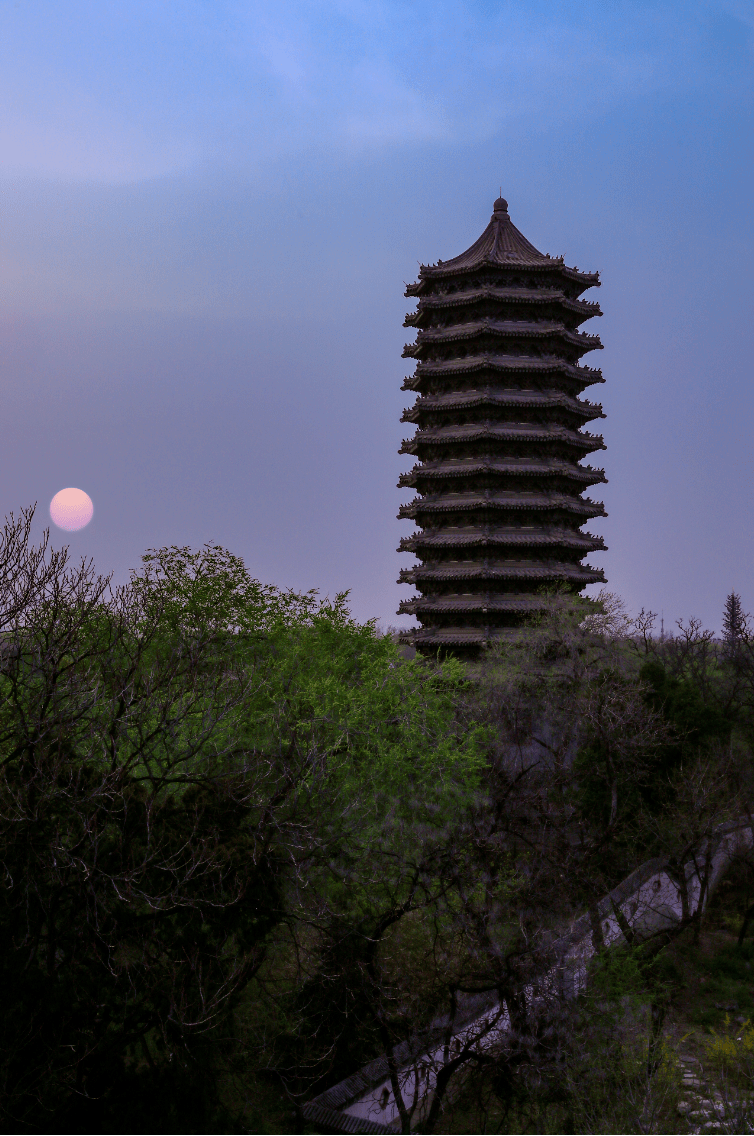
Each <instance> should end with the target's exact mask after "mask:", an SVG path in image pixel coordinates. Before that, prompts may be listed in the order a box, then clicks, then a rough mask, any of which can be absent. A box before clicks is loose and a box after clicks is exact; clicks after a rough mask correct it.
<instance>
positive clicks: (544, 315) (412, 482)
mask: <svg viewBox="0 0 754 1136" xmlns="http://www.w3.org/2000/svg"><path fill="white" fill-rule="evenodd" d="M494 210H495V211H494V213H493V216H492V220H491V221H490V223H489V225H488V226H487V228H486V229H485V230H484V232H483V233H482V235H481V237H480V238H479V240H478V241H477V242H476V243H475V244H473V245H472V246H471V248H470V249H468V251H467V252H464V253H462V254H461V256H457V257H455V258H454V259H453V260H448V261H445V262H443V261H438V263H437V264H436V265H431V266H425V265H423V266H422V267H421V269H420V272H419V280H418V282H417V283H416V284H411V285H410V286H409V287H408V288H407V289H406V295H407V296H416V297H417V298H418V301H419V303H418V308H417V310H416V311H415V312H412V313H410V314H409V315H407V316H406V320H405V326H406V327H415V328H418V335H417V337H416V343H414V344H411V345H409V346H407V347H406V348H405V350H404V352H403V354H404V357H405V356H408V357H410V358H415V359H416V360H417V361H418V362H417V365H416V371H415V373H414V374H413V376H411V377H410V378H407V379H406V381H405V383H404V387H403V389H404V390H413V391H417V393H418V396H419V397H418V398H417V400H416V402H415V403H414V405H413V406H412V407H411V409H410V410H406V411H404V414H403V418H402V421H404V422H413V423H415V424H416V427H417V430H416V433H415V435H414V437H413V438H412V439H411V440H410V441H406V442H404V443H403V446H402V447H401V451H400V452H401V453H408V454H414V455H415V456H416V458H417V459H418V460H417V464H416V465H415V466H414V468H413V469H412V470H411V472H410V473H406V474H403V475H402V477H401V479H400V481H399V483H398V484H399V485H401V486H410V487H411V488H413V489H415V490H416V492H417V496H416V497H415V498H414V500H413V501H412V502H411V503H410V504H409V505H404V506H403V507H402V508H401V511H400V513H399V514H398V515H399V516H400V517H408V518H410V519H411V520H413V521H415V522H416V524H417V526H418V528H419V531H418V532H416V533H415V534H414V535H413V536H409V537H406V538H404V539H403V540H402V541H401V545H400V548H401V550H402V551H406V552H413V553H414V554H415V555H416V557H417V558H418V560H419V562H420V563H419V564H418V565H417V566H415V567H413V568H407V569H404V570H403V571H402V572H401V575H400V580H401V581H402V582H404V583H407V584H414V585H415V586H416V588H417V590H418V591H419V593H420V594H419V596H418V597H416V598H414V599H409V600H405V601H404V602H403V603H402V604H401V606H400V608H399V612H400V613H405V614H410V615H415V616H416V617H417V619H418V620H419V622H420V624H421V628H420V629H419V630H416V631H410V632H407V633H406V634H405V636H404V641H406V642H410V643H413V645H414V646H416V647H417V648H418V649H419V650H421V651H423V652H434V651H436V650H438V649H451V650H455V651H459V650H460V651H461V652H464V653H467V652H471V653H473V652H475V651H476V650H477V649H478V648H479V647H480V646H482V645H483V644H484V643H489V642H490V641H492V640H494V639H496V638H498V637H500V636H504V635H505V634H506V632H509V630H510V629H511V628H515V627H517V626H520V625H521V624H522V623H523V622H524V620H525V619H526V618H527V617H528V616H530V615H532V614H533V613H534V612H536V610H537V609H538V608H539V607H541V605H542V598H541V597H542V588H543V586H545V587H546V586H548V585H549V586H554V585H565V586H566V587H568V588H570V589H572V590H573V591H576V592H578V591H580V590H581V589H582V588H585V587H586V585H587V584H593V583H596V582H600V581H604V577H603V575H602V572H601V571H600V570H599V569H596V568H591V567H590V566H589V565H588V564H582V559H583V557H584V556H585V555H586V554H587V553H588V552H591V551H593V550H595V549H604V547H605V545H604V544H603V542H602V539H601V537H595V536H590V534H589V533H585V532H582V531H581V526H582V525H583V524H584V523H585V522H586V521H587V520H588V519H589V518H590V517H602V516H605V512H604V509H603V507H602V505H601V503H599V502H595V501H591V500H590V499H589V498H585V497H583V496H582V494H583V492H584V490H585V489H586V488H587V486H589V485H594V484H596V483H598V482H601V481H605V480H606V478H605V474H604V471H603V470H601V469H593V468H592V467H591V466H589V465H582V464H581V459H582V458H584V457H585V456H586V455H587V454H589V453H591V452H592V451H594V450H602V449H604V445H603V442H602V438H601V437H600V436H599V435H595V434H590V433H587V432H586V431H585V430H582V429H581V427H582V426H583V425H584V423H586V422H589V421H590V420H591V419H593V418H603V417H604V415H603V413H602V407H601V406H599V405H595V404H594V403H590V402H587V401H586V400H584V399H581V398H579V397H578V396H579V395H580V394H581V393H582V392H583V391H584V389H585V388H586V387H589V386H591V385H592V384H593V383H601V382H604V379H603V378H602V374H601V372H600V371H598V370H594V369H591V368H589V367H582V366H579V359H580V358H581V357H582V355H584V354H585V353H586V352H587V351H594V350H595V349H597V348H601V347H602V344H601V343H600V340H599V337H598V336H596V335H587V334H585V333H584V332H580V331H579V330H578V328H579V326H580V325H581V324H582V323H584V321H585V320H588V319H591V318H592V317H593V316H598V315H601V314H602V313H601V312H600V309H599V305H598V304H596V303H594V302H590V301H587V300H582V299H580V296H581V294H582V293H583V292H585V291H586V289H587V288H592V287H595V286H599V275H598V273H589V272H579V271H578V270H577V269H576V268H566V266H565V263H564V261H563V258H562V257H550V256H545V255H543V254H542V253H541V252H537V250H536V249H535V248H534V246H533V245H531V244H529V242H528V241H527V240H526V238H525V237H524V236H523V234H521V233H520V232H519V231H518V229H517V228H516V227H515V225H514V224H513V223H512V221H511V219H510V217H509V216H508V205H507V202H506V201H504V200H503V198H502V197H501V198H498V200H497V201H496V202H495V205H494Z"/></svg>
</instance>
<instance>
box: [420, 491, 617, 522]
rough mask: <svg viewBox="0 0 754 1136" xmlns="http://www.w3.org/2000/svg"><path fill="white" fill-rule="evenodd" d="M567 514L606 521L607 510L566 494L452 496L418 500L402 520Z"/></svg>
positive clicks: (596, 504) (470, 494)
mask: <svg viewBox="0 0 754 1136" xmlns="http://www.w3.org/2000/svg"><path fill="white" fill-rule="evenodd" d="M490 510H492V511H495V512H506V513H507V512H537V513H539V512H555V511H557V512H561V513H562V512H565V513H571V514H572V515H574V516H578V517H584V518H585V519H586V518H590V517H606V516H607V513H606V512H605V507H604V505H603V504H602V502H601V501H591V500H590V499H589V498H587V499H586V500H584V499H583V498H581V497H569V496H568V495H567V494H565V493H547V494H542V495H538V496H536V497H535V496H534V495H532V496H531V497H527V496H526V495H525V494H523V493H517V494H515V495H511V496H510V497H505V496H502V495H501V494H496V495H495V496H494V497H493V496H489V497H484V496H479V495H478V494H472V493H468V494H460V493H459V494H454V493H448V494H445V495H444V496H442V497H435V498H432V497H416V498H415V499H414V500H413V501H411V502H409V504H407V505H401V507H400V509H399V511H398V519H399V520H403V519H408V520H414V519H415V518H416V517H421V516H432V515H437V514H443V513H469V512H483V511H490Z"/></svg>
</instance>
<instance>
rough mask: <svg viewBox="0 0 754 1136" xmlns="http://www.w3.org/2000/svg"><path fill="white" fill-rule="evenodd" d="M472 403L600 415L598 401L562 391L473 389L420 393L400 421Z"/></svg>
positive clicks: (465, 407) (588, 419)
mask: <svg viewBox="0 0 754 1136" xmlns="http://www.w3.org/2000/svg"><path fill="white" fill-rule="evenodd" d="M476 406H495V407H498V406H505V407H530V408H534V409H537V410H547V409H549V408H550V407H553V408H558V409H560V408H562V409H564V410H567V411H569V412H570V413H571V414H574V415H576V416H577V417H578V418H580V419H581V421H582V422H591V421H593V420H594V419H595V418H604V417H605V415H604V413H603V411H602V406H601V404H600V403H596V402H587V401H586V400H584V401H582V400H581V399H578V398H574V397H573V396H572V395H569V394H566V393H565V392H564V391H549V392H547V393H545V392H544V391H541V392H540V391H517V390H503V391H491V390H482V391H474V392H468V393H466V392H464V391H448V393H447V394H426V395H420V396H419V398H417V400H416V402H415V403H414V405H413V406H412V407H407V408H406V409H405V410H404V411H403V414H402V416H401V422H418V420H419V416H420V415H421V414H422V413H433V412H436V411H442V410H471V409H473V408H474V407H476Z"/></svg>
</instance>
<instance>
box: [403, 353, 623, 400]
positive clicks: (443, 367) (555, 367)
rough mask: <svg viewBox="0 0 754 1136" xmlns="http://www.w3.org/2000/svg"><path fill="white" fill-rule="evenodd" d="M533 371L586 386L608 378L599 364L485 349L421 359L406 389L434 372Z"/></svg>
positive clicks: (406, 383)
mask: <svg viewBox="0 0 754 1136" xmlns="http://www.w3.org/2000/svg"><path fill="white" fill-rule="evenodd" d="M485 370H492V371H529V372H534V373H537V374H557V373H558V372H559V373H560V374H561V375H568V376H569V377H570V378H572V379H576V380H577V381H578V382H580V383H581V385H582V386H585V387H589V386H591V385H592V384H593V383H601V382H604V379H603V378H602V371H600V370H599V368H597V367H580V366H578V365H577V364H576V363H568V362H566V360H565V359H559V358H558V357H557V356H555V355H553V356H545V357H544V358H541V357H537V356H534V355H499V354H498V353H497V352H492V351H489V352H487V351H485V352H479V353H476V354H474V355H467V356H466V357H465V358H458V359H443V360H441V361H437V360H434V359H432V360H427V361H422V362H419V363H417V365H416V371H415V372H414V374H413V376H412V377H411V378H408V377H406V380H405V382H404V384H403V387H404V390H418V386H419V382H420V380H421V379H423V378H425V377H427V376H429V375H431V376H435V375H438V376H442V375H461V374H466V373H469V372H473V371H485Z"/></svg>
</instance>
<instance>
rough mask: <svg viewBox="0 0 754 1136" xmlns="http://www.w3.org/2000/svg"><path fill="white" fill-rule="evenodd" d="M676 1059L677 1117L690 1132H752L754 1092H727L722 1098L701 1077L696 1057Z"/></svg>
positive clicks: (753, 1130) (707, 1081)
mask: <svg viewBox="0 0 754 1136" xmlns="http://www.w3.org/2000/svg"><path fill="white" fill-rule="evenodd" d="M678 1060H679V1062H680V1065H681V1071H682V1086H683V1087H682V1096H681V1098H680V1100H679V1101H678V1106H677V1107H678V1115H679V1116H682V1117H684V1118H685V1120H686V1121H687V1123H688V1125H689V1130H690V1131H691V1132H694V1133H703V1132H721V1133H722V1132H752V1133H754V1093H747V1092H738V1091H735V1090H731V1091H729V1092H728V1093H726V1095H725V1096H723V1094H722V1093H721V1092H720V1091H719V1089H717V1088H715V1086H714V1085H713V1083H712V1082H711V1081H710V1080H709V1079H708V1078H707V1077H706V1076H705V1075H704V1070H703V1069H702V1064H701V1062H700V1061H699V1059H698V1058H697V1057H690V1056H689V1055H687V1054H681V1055H680V1056H679V1059H678Z"/></svg>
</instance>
